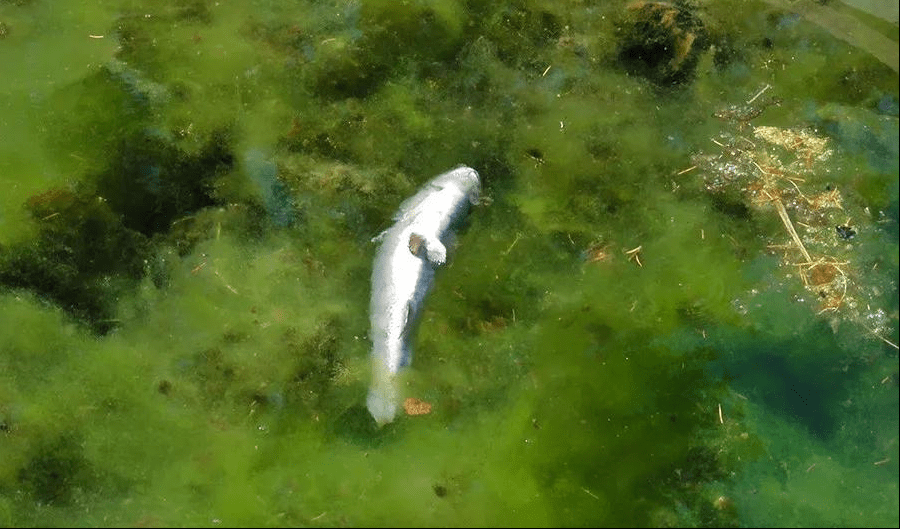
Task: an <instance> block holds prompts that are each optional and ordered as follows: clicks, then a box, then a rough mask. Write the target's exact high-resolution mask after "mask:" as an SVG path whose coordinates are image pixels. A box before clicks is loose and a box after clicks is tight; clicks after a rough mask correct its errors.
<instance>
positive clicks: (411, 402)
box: [403, 397, 431, 415]
mask: <svg viewBox="0 0 900 529" xmlns="http://www.w3.org/2000/svg"><path fill="white" fill-rule="evenodd" d="M403 411H405V412H406V414H407V415H428V414H429V413H431V404H430V403H428V402H425V401H424V400H419V399H414V398H412V397H409V398H407V399H406V400H404V401H403Z"/></svg>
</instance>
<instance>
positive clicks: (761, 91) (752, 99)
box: [747, 83, 772, 105]
mask: <svg viewBox="0 0 900 529" xmlns="http://www.w3.org/2000/svg"><path fill="white" fill-rule="evenodd" d="M769 88H772V86H771V85H769V84H768V83H767V84H766V86H764V87H763V89H762V90H760V91H759V92H757V93H756V95H755V96H753V97H751V98H750V101H747V104H748V105H749V104H750V103H752V102H754V101H756V98H757V97H759V96H761V95H763V92H765V91H766V90H768V89H769Z"/></svg>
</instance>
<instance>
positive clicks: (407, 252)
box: [366, 166, 481, 426]
mask: <svg viewBox="0 0 900 529" xmlns="http://www.w3.org/2000/svg"><path fill="white" fill-rule="evenodd" d="M480 188H481V184H480V182H479V180H478V173H477V172H476V171H475V170H474V169H472V168H470V167H465V166H462V167H458V168H456V169H454V170H452V171H448V172H446V173H443V174H441V175H438V176H437V177H435V178H434V179H433V180H431V181H430V182H428V183H427V184H425V186H423V187H422V189H421V190H420V191H419V192H418V193H416V194H415V195H413V196H412V197H410V198H408V199H407V200H406V201H404V202H403V204H401V205H400V209H399V211H397V214H396V215H394V220H395V221H396V223H395V224H394V225H393V226H391V227H390V228H388V229H387V230H385V231H384V232H383V233H381V235H379V236H378V237H376V238H375V239H373V240H380V241H381V246H380V248H379V249H378V254H377V255H376V256H375V264H374V266H373V268H372V299H371V303H370V306H369V316H370V319H371V325H372V330H371V338H372V385H371V387H370V389H369V396H368V398H367V399H366V405H367V407H368V408H369V412H370V413H371V414H372V417H374V418H375V421H376V422H377V423H378V425H379V426H381V425H384V424H386V423H389V422H391V421H392V420H394V416H395V415H396V413H397V408H398V406H399V400H400V395H399V389H398V387H397V374H398V373H399V372H400V370H401V369H402V368H404V367H406V366H408V365H409V363H410V360H411V359H412V350H411V345H410V342H411V341H412V339H413V334H414V333H413V330H414V328H415V325H416V322H417V320H418V317H419V315H420V314H421V311H422V304H423V302H424V301H425V296H426V294H428V291H429V290H430V289H431V285H432V283H433V282H434V271H435V269H436V268H437V267H438V266H441V265H442V264H444V262H445V261H446V260H447V248H446V246H445V242H446V240H447V238H448V237H449V236H450V235H451V233H452V230H453V228H454V227H455V226H456V224H458V223H459V221H460V220H462V219H463V218H464V217H465V216H466V213H467V212H468V210H469V206H470V205H471V204H474V203H475V202H477V201H478V195H479V192H480Z"/></svg>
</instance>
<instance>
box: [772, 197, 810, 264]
mask: <svg viewBox="0 0 900 529" xmlns="http://www.w3.org/2000/svg"><path fill="white" fill-rule="evenodd" d="M774 201H775V209H777V210H778V216H779V217H781V222H783V223H784V227H785V228H787V231H788V233H790V234H791V238H792V239H794V243H795V244H796V245H797V246H798V247H799V248H800V252H802V253H803V257H805V258H806V262H808V263H811V262H812V257H810V256H809V252H807V251H806V247H805V246H803V242H802V241H801V240H800V236H799V235H797V230H795V229H794V224H793V223H792V222H791V218H790V217H788V213H787V210H786V209H784V204H782V203H781V199H778V198H776V199H774Z"/></svg>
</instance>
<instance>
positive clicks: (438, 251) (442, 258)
mask: <svg viewBox="0 0 900 529" xmlns="http://www.w3.org/2000/svg"><path fill="white" fill-rule="evenodd" d="M425 253H426V255H427V257H428V261H429V262H431V264H433V265H435V266H441V265H442V264H444V262H446V261H447V247H446V246H444V243H442V242H441V241H439V240H438V239H425Z"/></svg>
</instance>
